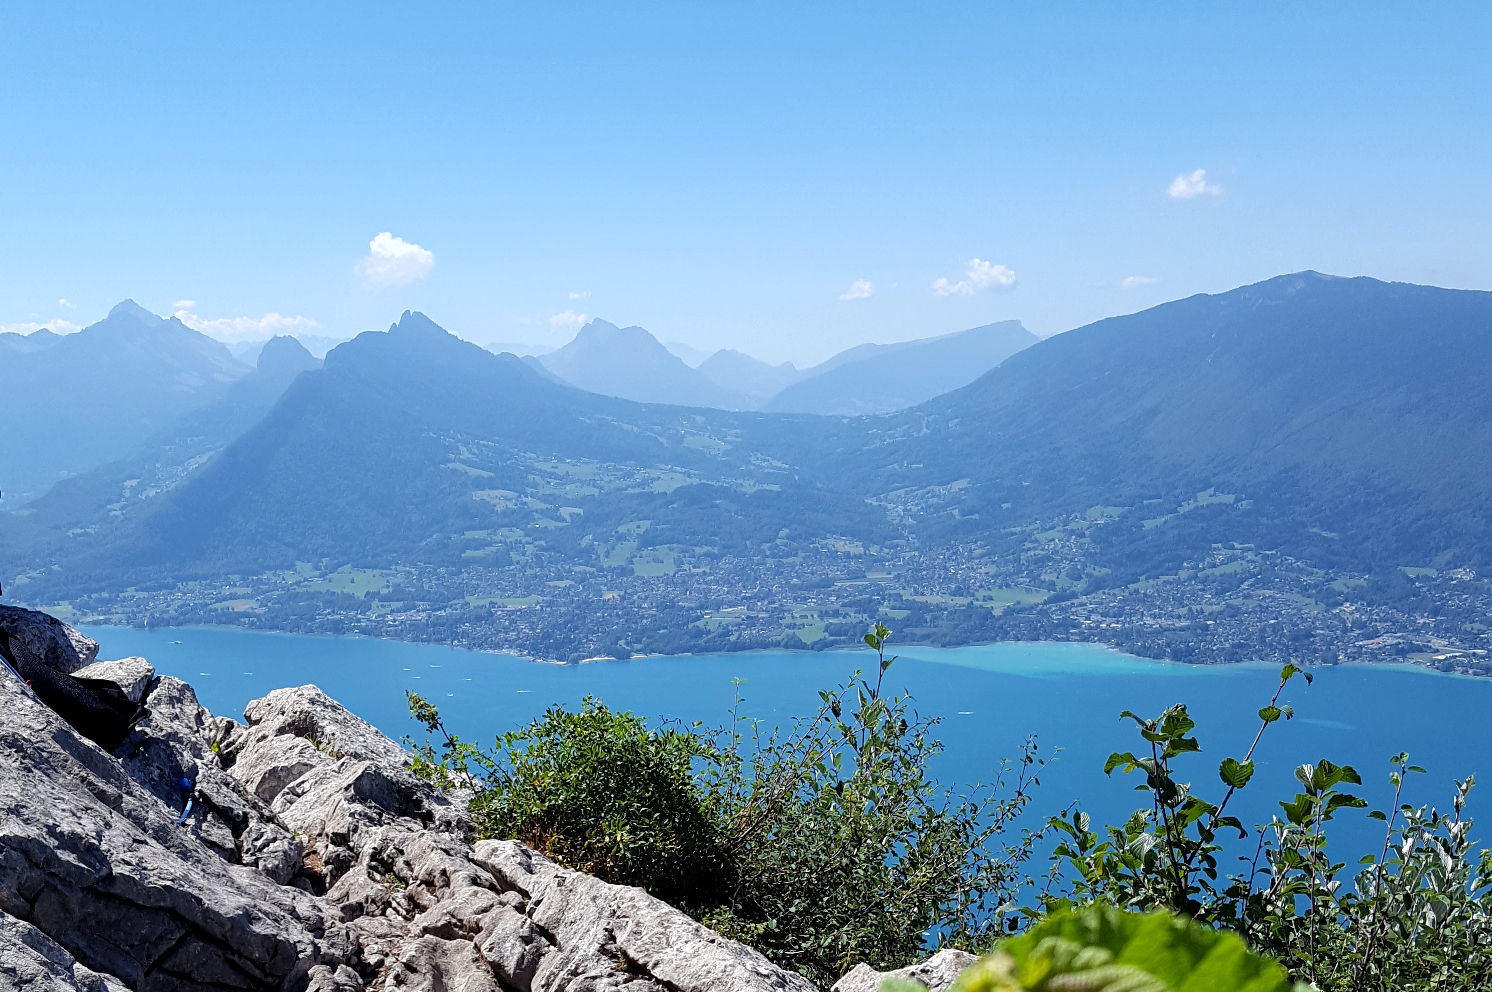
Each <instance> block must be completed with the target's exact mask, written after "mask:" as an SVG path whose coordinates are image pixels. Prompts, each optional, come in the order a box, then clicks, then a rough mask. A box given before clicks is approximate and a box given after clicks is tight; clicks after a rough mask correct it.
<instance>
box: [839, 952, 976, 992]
mask: <svg viewBox="0 0 1492 992" xmlns="http://www.w3.org/2000/svg"><path fill="white" fill-rule="evenodd" d="M977 960H979V959H978V958H976V957H975V956H974V955H972V954H970V953H969V952H968V951H960V950H956V949H955V948H952V947H948V948H944V949H943V950H941V951H939V952H938V953H936V954H934V955H933V956H932V957H930V958H928V959H927V960H926V961H922V962H919V963H917V964H914V965H908V966H907V967H905V968H897V969H896V970H895V971H876V970H875V969H874V968H872V967H870V965H867V964H857V965H855V967H854V969H853V970H851V971H850V972H849V973H848V974H846V975H845V976H844V977H843V978H841V979H840V980H839V981H837V982H835V983H834V988H833V989H831V990H830V992H879V989H880V987H881V983H882V982H884V981H885V980H886V979H888V978H899V979H902V980H903V981H908V982H916V983H917V984H919V985H921V986H922V987H923V988H925V989H927V990H928V992H946V990H947V989H950V988H952V987H953V983H954V982H955V981H957V980H958V976H959V974H960V973H961V972H962V971H963V970H964V969H965V968H967V967H969V965H971V964H973V963H974V962H975V961H977Z"/></svg>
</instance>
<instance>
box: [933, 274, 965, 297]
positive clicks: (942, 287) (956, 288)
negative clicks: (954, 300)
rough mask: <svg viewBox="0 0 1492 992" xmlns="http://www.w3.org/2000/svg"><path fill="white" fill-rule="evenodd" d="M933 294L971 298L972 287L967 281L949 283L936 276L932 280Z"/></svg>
mask: <svg viewBox="0 0 1492 992" xmlns="http://www.w3.org/2000/svg"><path fill="white" fill-rule="evenodd" d="M933 292H934V293H937V294H938V295H939V296H973V295H974V287H973V286H972V285H970V284H969V282H968V280H960V281H959V282H949V281H948V280H947V279H945V278H944V277H943V276H938V278H936V279H934V280H933Z"/></svg>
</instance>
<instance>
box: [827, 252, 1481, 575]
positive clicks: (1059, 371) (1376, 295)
mask: <svg viewBox="0 0 1492 992" xmlns="http://www.w3.org/2000/svg"><path fill="white" fill-rule="evenodd" d="M1489 374H1492V293H1485V292H1470V291H1461V290H1447V289H1436V288H1433V287H1425V286H1413V285H1406V284H1401V283H1383V282H1378V281H1376V280H1372V279H1364V278H1358V279H1341V278H1334V277H1330V276H1323V275H1320V274H1317V273H1313V272H1305V273H1298V274H1295V275H1289V276H1281V277H1279V278H1276V279H1271V280H1269V281H1267V282H1263V283H1259V284H1257V285H1253V286H1247V287H1243V288H1241V289H1237V290H1233V291H1232V292H1228V293H1223V294H1219V295H1216V296H1195V297H1191V298H1189V299H1185V300H1180V301H1177V302H1175V303H1168V304H1165V305H1163V306H1159V307H1155V308H1153V309H1151V310H1146V311H1144V312H1141V313H1137V314H1132V315H1129V316H1125V317H1115V318H1112V319H1109V320H1104V321H1100V322H1098V323H1096V324H1092V325H1089V326H1087V327H1083V328H1079V329H1077V330H1074V331H1069V332H1067V333H1065V334H1060V335H1057V336H1056V337H1053V338H1050V339H1048V340H1046V341H1043V342H1041V343H1040V344H1038V345H1036V346H1033V347H1031V348H1029V349H1026V350H1025V351H1023V352H1021V353H1020V354H1018V355H1016V356H1014V357H1012V358H1010V359H1008V360H1007V361H1006V362H1005V363H1004V364H1003V365H1001V367H1000V368H998V369H996V370H994V371H993V372H990V373H989V374H988V375H985V376H984V377H982V378H981V379H979V380H978V381H977V382H975V383H974V384H972V385H970V386H968V387H967V388H965V389H962V390H959V391H957V392H955V393H952V394H950V395H947V396H944V397H940V398H938V399H935V400H933V401H931V402H929V403H927V404H924V405H923V406H921V407H918V408H917V409H915V410H912V411H907V412H906V413H903V414H899V415H896V416H893V417H887V418H879V419H873V420H869V421H865V422H856V423H854V424H851V425H847V426H846V427H844V428H843V430H842V432H841V433H840V438H841V439H842V444H843V446H844V447H845V448H846V449H848V448H849V447H850V446H851V445H853V444H855V443H857V442H862V441H866V440H868V441H869V443H867V444H865V445H864V446H863V447H861V448H859V449H858V451H857V452H856V454H855V455H854V456H853V457H851V458H849V459H847V460H846V463H845V465H844V471H845V472H847V473H852V474H854V479H853V482H852V483H851V484H852V485H854V486H855V487H856V488H857V489H858V490H859V491H862V492H867V493H869V492H871V491H878V492H887V491H891V490H897V489H901V488H908V489H910V490H919V491H929V492H930V491H931V490H930V488H929V487H937V486H948V485H950V484H953V483H960V485H959V487H958V488H957V490H956V491H950V492H947V493H945V494H942V495H936V494H934V495H931V496H929V497H928V501H927V506H926V507H925V508H924V512H923V513H922V514H921V517H920V519H921V523H920V530H921V533H922V534H923V536H924V539H925V540H929V541H943V540H951V539H954V538H956V537H957V536H958V535H961V534H962V535H966V536H974V535H991V534H993V535H998V534H1001V533H1002V532H1006V531H1008V529H1010V528H1017V527H1023V526H1025V525H1026V524H1027V522H1029V521H1031V520H1032V519H1034V518H1041V517H1051V516H1054V515H1056V514H1059V513H1067V512H1074V511H1081V510H1083V509H1084V508H1088V507H1094V506H1097V505H1100V504H1102V505H1107V506H1117V507H1132V508H1134V509H1135V510H1136V512H1135V513H1134V514H1132V515H1130V518H1131V519H1130V520H1129V521H1127V522H1125V524H1124V526H1122V527H1117V528H1108V529H1107V535H1108V536H1107V539H1108V540H1115V539H1117V536H1118V534H1119V532H1121V531H1124V532H1126V541H1127V543H1128V545H1129V546H1131V547H1132V548H1133V549H1139V548H1141V547H1143V546H1145V545H1147V544H1149V545H1159V544H1163V543H1165V542H1166V541H1167V540H1169V538H1168V537H1167V535H1168V533H1169V532H1172V531H1176V530H1196V528H1197V527H1198V526H1199V522H1200V521H1203V520H1204V519H1206V520H1214V519H1215V520H1216V521H1218V522H1217V524H1216V526H1214V525H1212V524H1211V523H1209V524H1207V525H1206V526H1205V527H1203V529H1202V531H1200V532H1198V533H1197V534H1196V535H1195V536H1194V538H1193V539H1192V540H1193V541H1205V540H1214V541H1215V540H1225V539H1226V540H1239V541H1250V542H1253V543H1257V544H1259V545H1260V546H1262V547H1266V548H1288V549H1290V551H1291V553H1294V554H1297V555H1300V556H1303V557H1320V558H1321V559H1322V560H1323V561H1328V562H1341V563H1349V564H1353V565H1355V566H1357V567H1370V566H1383V565H1388V566H1390V567H1391V566H1394V565H1399V564H1413V563H1432V562H1438V563H1442V564H1456V565H1463V564H1488V563H1492V531H1489V529H1488V525H1487V519H1488V511H1489V509H1492V392H1489V391H1488V389H1487V388H1486V383H1487V381H1488V377H1489ZM865 431H869V432H870V435H871V437H870V438H869V439H866V438H865V437H864V432H865ZM831 446H832V445H831ZM1206 490H1213V492H1212V493H1211V494H1209V495H1207V496H1204V497H1203V498H1202V499H1201V500H1200V501H1198V500H1196V499H1195V497H1196V496H1197V495H1198V494H1199V493H1203V492H1204V491H1206ZM1229 497H1231V499H1230V498H1229ZM1189 500H1190V501H1191V503H1192V505H1191V506H1187V507H1186V509H1187V510H1188V511H1192V510H1197V511H1202V512H1198V513H1197V514H1196V515H1195V516H1193V515H1192V514H1191V513H1190V512H1188V513H1183V514H1178V513H1177V511H1178V509H1180V508H1182V507H1183V505H1184V504H1186V503H1187V501H1189ZM1135 553H1136V554H1142V553H1143V552H1142V551H1139V550H1135Z"/></svg>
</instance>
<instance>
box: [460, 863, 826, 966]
mask: <svg viewBox="0 0 1492 992" xmlns="http://www.w3.org/2000/svg"><path fill="white" fill-rule="evenodd" d="M472 860H473V861H474V862H475V863H476V864H477V865H479V866H481V867H482V868H485V869H486V870H487V871H488V873H490V874H491V875H492V877H493V878H494V879H495V880H496V881H497V884H498V885H499V887H501V888H502V889H503V890H504V891H508V892H516V893H518V894H519V895H520V896H522V898H523V900H524V907H523V912H522V913H521V914H519V913H517V912H516V911H509V912H504V913H501V914H496V913H495V914H493V916H492V917H490V918H489V921H488V924H487V928H486V929H484V931H483V937H484V939H483V942H482V944H481V949H482V953H483V954H484V955H486V954H489V953H490V954H492V957H490V958H488V963H489V964H490V965H491V966H492V968H493V970H494V971H495V972H497V974H499V975H504V974H506V975H510V976H513V979H512V984H514V985H515V987H517V988H519V989H523V990H524V992H562V990H567V989H581V988H583V989H591V990H597V992H600V990H603V989H607V990H609V989H621V988H626V989H628V990H632V992H644V990H649V992H651V990H660V992H661V990H664V989H667V990H670V992H705V990H707V989H736V990H742V992H746V990H750V992H757V990H760V992H768V990H771V992H814V987H813V985H812V983H810V982H809V981H808V979H806V978H804V977H802V976H801V975H798V974H795V973H793V972H789V971H784V970H783V969H781V968H778V967H777V966H776V965H774V964H772V963H771V962H769V961H768V960H767V959H766V958H764V957H762V956H761V955H760V954H759V953H757V952H756V951H754V950H752V949H750V948H749V947H745V946H743V945H741V944H737V943H735V942H734V941H731V940H727V939H726V938H725V937H722V936H720V935H719V934H717V933H715V932H714V931H713V930H709V929H707V928H706V927H703V926H701V925H700V924H698V923H696V922H694V921H693V920H691V919H690V918H689V917H687V916H685V915H684V914H683V913H681V912H679V911H678V910H677V909H674V908H673V907H672V906H669V905H668V904H666V903H663V902H660V901H659V900H657V899H654V898H653V897H652V896H650V895H648V894H647V893H646V892H644V891H643V890H642V889H638V888H633V887H631V886H626V885H611V884H609V883H607V882H603V881H601V880H600V879H598V878H592V877H591V876H589V875H583V874H581V873H580V872H576V871H571V870H570V869H568V868H561V867H560V866H559V865H556V864H555V863H554V862H552V861H550V860H549V859H548V858H546V857H544V856H543V855H541V854H538V853H536V852H534V851H532V850H530V849H529V848H527V847H525V846H524V845H523V844H521V843H519V842H518V841H482V842H481V843H479V844H477V846H476V850H475V852H474V853H473V856H472ZM518 915H522V916H523V917H524V918H525V919H526V920H527V923H523V922H520V921H517V920H515V919H514V917H516V916H518ZM536 953H537V957H538V960H537V962H534V961H533V957H534V956H535V954H536ZM530 972H531V976H530V977H528V978H527V983H528V984H527V985H526V986H525V985H524V984H523V976H526V975H529V974H530Z"/></svg>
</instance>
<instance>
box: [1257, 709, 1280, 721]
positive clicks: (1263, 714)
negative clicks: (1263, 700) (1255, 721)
mask: <svg viewBox="0 0 1492 992" xmlns="http://www.w3.org/2000/svg"><path fill="white" fill-rule="evenodd" d="M1283 712H1284V711H1283V710H1281V709H1280V708H1279V707H1278V706H1266V707H1264V708H1263V709H1262V710H1260V711H1259V719H1261V720H1263V721H1264V722H1265V723H1274V722H1275V721H1276V720H1278V719H1279V718H1280V715H1281V714H1282V713H1283Z"/></svg>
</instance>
